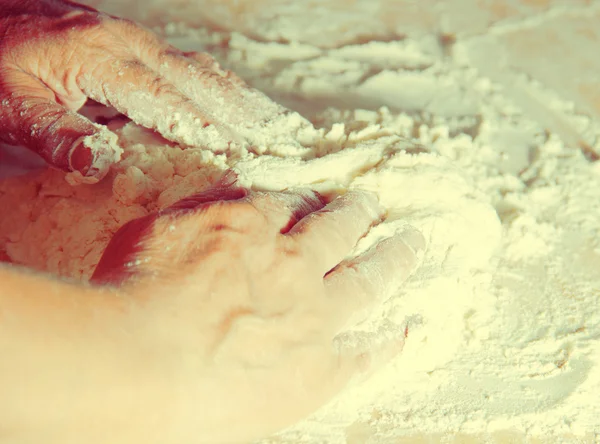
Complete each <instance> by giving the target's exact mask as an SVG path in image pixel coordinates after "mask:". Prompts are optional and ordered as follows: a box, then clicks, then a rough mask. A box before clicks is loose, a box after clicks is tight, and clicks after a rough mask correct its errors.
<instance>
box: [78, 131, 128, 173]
mask: <svg viewBox="0 0 600 444" xmlns="http://www.w3.org/2000/svg"><path fill="white" fill-rule="evenodd" d="M117 140H118V139H117V136H116V134H114V133H112V132H110V131H108V130H107V129H103V130H100V131H99V132H98V133H96V134H92V135H89V136H83V137H81V138H80V139H78V140H77V141H76V142H75V143H74V144H73V147H72V148H71V150H70V152H69V168H70V169H71V171H72V173H70V174H67V177H66V179H67V182H69V183H72V184H82V183H96V182H98V181H99V180H101V179H103V178H104V176H106V174H107V173H108V170H109V169H110V166H111V165H112V164H114V163H116V162H118V161H119V160H120V159H121V154H122V153H123V150H122V149H121V148H120V147H119V145H118V143H117Z"/></svg>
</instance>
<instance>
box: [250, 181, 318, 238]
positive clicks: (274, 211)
mask: <svg viewBox="0 0 600 444" xmlns="http://www.w3.org/2000/svg"><path fill="white" fill-rule="evenodd" d="M246 200H247V201H248V202H249V203H251V204H252V205H253V206H254V207H255V208H256V209H257V210H258V211H259V212H260V213H262V214H263V215H264V216H265V218H266V219H267V223H268V224H269V225H270V226H271V227H273V228H274V229H275V230H277V231H278V232H279V233H281V234H285V233H287V232H289V231H290V230H291V229H292V227H293V226H294V225H295V224H296V223H297V222H298V221H299V220H301V219H302V218H304V217H306V216H307V215H309V214H310V213H312V212H314V211H318V210H320V209H322V208H323V207H324V206H325V199H324V198H323V197H322V196H321V195H320V194H319V193H317V192H316V191H312V190H296V191H290V192H282V193H266V192H256V193H252V194H250V195H249V196H248V197H247V198H246Z"/></svg>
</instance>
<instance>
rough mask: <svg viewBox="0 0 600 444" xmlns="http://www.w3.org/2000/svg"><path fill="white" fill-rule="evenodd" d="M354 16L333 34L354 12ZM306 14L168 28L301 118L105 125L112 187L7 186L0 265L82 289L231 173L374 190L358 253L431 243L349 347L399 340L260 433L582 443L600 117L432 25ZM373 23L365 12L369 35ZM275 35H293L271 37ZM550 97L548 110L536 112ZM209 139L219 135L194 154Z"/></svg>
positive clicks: (586, 426) (592, 390)
mask: <svg viewBox="0 0 600 444" xmlns="http://www.w3.org/2000/svg"><path fill="white" fill-rule="evenodd" d="M159 3H160V2H156V1H155V2H152V8H159V7H160V4H159ZM375 3H376V2H373V4H375ZM361 5H362V6H361V8H367V9H368V5H366V4H363V3H361ZM365 5H366V6H365ZM187 7H188V8H192V9H193V7H192V6H190V5H188V6H187ZM152 8H149V9H148V11H151V10H152ZM278 8H279V9H280V10H284V9H285V8H287V9H289V10H290V11H292V10H293V9H294V6H293V5H292V4H289V5H287V6H279V7H278ZM217 9H218V8H217ZM359 9H360V8H359ZM186 11H187V9H186ZM219 11H221V12H219ZM354 12H356V11H354ZM354 12H348V13H347V14H346V15H343V16H342V17H340V18H339V21H338V22H336V23H335V24H332V25H331V27H330V28H331V29H338V31H339V29H342V28H344V23H346V22H344V20H346V21H347V22H348V23H354V20H356V15H353V14H354ZM217 13H223V14H225V12H223V11H222V10H218V11H216V12H214V11H213V12H211V14H217ZM319 16H320V15H319ZM325 16H326V17H328V15H327V14H325ZM322 20H324V19H322ZM258 23H260V22H258ZM277 23H285V24H286V27H285V30H283V28H281V29H279V28H277V26H279V25H277ZM300 23H303V22H302V20H298V21H297V22H294V21H290V19H289V17H288V20H286V19H285V17H283V16H281V17H279V18H278V19H277V21H275V22H274V23H271V24H270V25H269V26H266V25H264V26H265V28H260V29H259V28H257V29H256V33H255V34H251V33H248V32H243V33H242V32H240V33H236V32H232V33H228V32H209V31H207V30H206V29H189V28H187V27H185V26H181V25H175V24H169V25H166V26H165V27H163V28H161V32H163V33H164V34H165V35H167V36H168V38H169V39H170V40H171V41H172V42H173V43H174V44H176V45H177V46H179V47H181V48H182V49H185V50H199V49H201V48H203V47H204V48H209V49H210V51H211V52H212V53H213V54H215V55H216V57H217V58H219V59H220V60H221V61H222V62H223V64H224V65H225V66H227V67H229V68H233V69H234V70H235V71H236V72H238V73H240V74H241V75H243V76H244V77H245V78H246V79H248V80H249V81H250V82H251V83H252V84H253V85H255V86H257V87H259V88H260V89H261V90H262V91H265V92H266V93H267V94H268V95H270V96H271V97H273V98H275V99H276V100H277V102H280V103H282V104H284V105H286V106H288V107H291V108H292V109H296V110H300V111H302V114H303V115H304V116H305V117H306V118H305V117H302V116H301V115H300V114H298V113H287V112H283V111H282V109H281V108H280V107H278V106H275V107H273V108H269V109H264V110H261V109H254V111H253V112H256V113H258V114H260V113H261V112H263V111H264V113H263V117H261V118H259V119H256V120H257V121H260V122H262V123H261V124H248V125H246V124H245V123H244V121H235V125H234V126H235V128H234V131H235V132H237V133H238V134H241V135H242V136H243V138H244V139H245V140H247V141H248V140H250V141H252V143H251V144H247V145H244V144H240V145H239V149H237V150H220V149H213V150H210V149H209V150H207V149H200V148H193V147H192V148H190V147H188V148H187V149H181V148H180V147H178V146H173V145H172V144H167V143H166V141H165V140H163V139H162V138H160V137H158V136H156V135H155V134H153V133H152V132H150V131H147V130H143V129H141V128H140V127H138V126H137V125H135V124H133V123H127V124H125V125H123V124H119V123H118V120H115V121H113V122H112V123H110V124H109V127H110V128H111V129H112V130H113V131H114V132H115V134H117V136H118V138H119V145H120V147H122V149H123V153H122V160H121V161H120V162H119V163H118V164H117V165H116V166H115V167H114V168H113V169H112V171H111V172H110V174H109V176H108V177H107V179H106V180H104V181H103V182H101V183H99V184H97V185H94V186H93V187H86V186H78V187H73V186H71V185H69V184H68V183H67V182H66V181H65V180H64V174H62V173H60V172H56V171H50V170H45V171H43V172H39V173H32V174H31V175H30V176H27V177H15V178H10V179H6V180H4V181H2V182H0V207H2V208H13V213H11V216H10V217H9V218H7V217H3V218H0V257H3V255H4V256H7V257H8V258H9V259H10V260H11V261H14V262H16V263H21V264H25V265H27V266H30V267H33V268H36V269H39V270H44V271H50V272H52V273H55V274H58V275H62V276H67V277H71V278H75V279H81V280H86V279H87V278H88V277H89V276H90V274H91V272H92V271H93V268H94V266H95V264H96V262H97V261H98V258H99V256H100V254H101V252H102V250H103V248H104V247H105V246H106V244H107V243H108V241H109V239H110V237H111V236H112V234H113V233H114V232H115V231H116V230H117V229H118V228H119V227H120V226H121V225H123V224H124V223H126V222H127V221H128V220H131V219H133V218H136V217H140V216H143V215H146V214H148V213H149V212H152V211H156V210H158V209H161V208H164V207H166V206H168V205H170V204H172V203H174V202H176V201H177V200H178V199H181V198H182V197H185V196H187V195H189V194H192V193H196V192H199V191H202V190H203V189H206V188H207V187H209V186H210V185H211V184H212V183H214V182H215V181H216V180H217V179H218V178H219V177H220V176H221V175H222V173H223V172H224V171H226V170H227V169H229V168H233V169H234V170H235V171H236V172H237V173H238V175H239V177H240V181H241V182H242V183H243V184H244V185H246V186H248V187H251V188H253V189H257V190H283V189H290V188H294V187H298V186H310V187H312V188H314V189H316V190H318V191H320V192H321V193H323V194H325V195H335V194H340V193H344V192H345V191H346V190H349V189H354V188H358V189H366V190H371V191H374V192H376V193H377V194H378V195H379V198H380V200H381V202H382V204H383V205H384V206H385V207H386V209H387V210H388V218H387V219H386V221H385V222H384V223H383V224H381V225H380V226H378V227H376V228H375V229H373V230H372V231H371V232H370V233H369V234H368V235H367V236H366V237H365V238H364V239H363V240H361V242H360V243H359V244H358V245H357V248H356V251H355V253H359V252H361V251H364V250H366V249H367V248H368V247H369V246H371V245H373V244H374V243H375V242H376V241H377V240H379V239H382V238H385V237H388V236H390V235H391V234H393V233H395V232H397V231H401V230H403V229H405V227H406V226H407V225H412V226H414V227H416V228H418V229H419V230H421V231H422V232H423V234H424V236H425V237H426V239H427V242H428V246H427V251H426V253H425V255H424V257H423V258H422V265H421V267H420V268H419V270H418V271H417V272H416V273H415V274H414V275H413V276H412V277H411V278H410V279H409V281H408V282H407V283H406V285H405V286H404V287H403V288H402V289H401V291H400V292H398V293H397V294H392V295H387V296H389V297H388V298H386V299H385V300H384V301H383V302H382V303H381V304H380V305H379V306H377V307H376V308H375V309H374V311H373V312H372V313H370V314H369V316H368V317H367V318H366V319H364V320H363V321H362V322H361V323H360V324H359V325H357V326H356V328H355V329H354V330H353V331H352V332H349V333H348V335H349V336H348V339H349V340H350V341H352V340H353V339H354V340H359V339H360V338H362V337H363V335H365V334H366V335H367V336H368V335H373V334H375V335H377V334H379V335H385V334H386V333H388V332H389V331H390V330H393V329H394V328H398V326H402V325H408V330H409V336H408V340H407V342H406V346H405V349H404V351H403V353H402V355H401V356H399V357H398V358H397V359H396V360H394V362H392V363H391V364H390V365H389V366H387V367H386V368H385V369H383V370H382V371H381V372H379V373H378V374H377V375H375V376H374V377H373V378H372V379H371V380H370V381H368V382H366V383H364V384H361V385H357V386H354V387H351V388H349V389H348V390H346V391H345V392H344V393H342V394H341V395H340V396H339V397H338V398H337V399H336V400H334V401H333V402H331V403H330V404H329V405H328V406H325V407H323V408H322V409H320V410H319V411H318V412H316V413H315V414H314V415H312V416H311V417H310V418H308V419H306V420H305V421H303V422H301V423H299V424H297V425H296V426H294V427H291V428H290V429H288V430H286V431H284V432H282V433H280V434H279V435H278V436H276V437H273V438H270V439H266V440H264V441H263V442H264V443H310V444H312V443H321V442H322V443H327V444H336V443H340V444H345V443H348V444H358V443H361V444H364V443H371V444H387V443H397V442H414V440H416V439H418V438H417V437H423V436H424V437H423V438H422V439H423V440H424V441H425V442H428V441H426V440H431V441H433V442H438V441H440V440H441V439H442V435H446V434H447V435H448V436H454V435H455V434H463V435H469V436H476V437H477V438H473V439H475V440H476V441H477V442H480V441H483V440H486V439H487V440H492V441H498V442H505V441H506V442H508V441H509V439H511V438H512V439H524V438H522V437H523V436H528V437H541V438H546V439H550V440H551V442H554V440H555V439H557V437H558V436H562V437H565V438H564V439H565V440H566V441H568V442H571V441H572V442H576V441H575V440H576V439H577V438H575V437H580V438H581V439H590V440H591V439H592V438H590V437H591V436H593V433H600V421H599V419H598V418H600V403H598V402H597V393H599V392H600V340H599V336H598V332H599V331H600V311H599V310H598V308H597V307H598V300H599V298H600V282H598V278H597V270H598V269H600V205H598V201H599V199H600V198H599V197H598V190H599V189H600V167H599V166H598V163H590V162H589V160H588V158H586V156H585V155H584V154H583V153H582V152H581V151H579V150H575V149H573V146H574V145H576V144H577V141H578V140H579V137H575V136H573V134H576V135H577V134H583V136H582V137H583V139H584V140H585V141H588V142H589V140H591V139H592V138H591V136H590V135H592V134H594V132H595V131H596V125H597V124H596V123H595V121H594V120H593V119H585V118H583V117H582V116H578V115H576V114H575V113H574V111H573V109H572V108H569V105H568V104H565V103H564V102H561V101H560V100H559V99H558V98H557V97H556V96H554V95H552V93H551V92H548V91H545V90H544V89H543V88H542V87H541V86H540V85H536V84H532V83H531V82H526V81H525V80H524V79H521V80H520V81H519V83H518V85H517V84H516V83H515V85H512V84H511V80H512V79H513V78H512V77H510V78H509V80H508V81H507V80H506V78H505V77H501V76H500V77H498V76H496V77H494V76H493V75H490V76H488V72H487V71H485V70H483V68H482V66H485V63H487V62H486V61H488V62H489V60H490V57H489V55H488V56H486V51H489V48H490V46H489V45H487V44H483V43H482V41H479V40H476V39H475V40H469V41H468V42H467V43H465V44H464V45H463V44H462V43H461V42H459V43H458V44H457V45H456V48H455V55H454V58H451V57H450V58H449V57H448V54H447V51H446V50H445V48H443V47H442V46H441V45H440V44H439V40H438V39H437V37H435V36H431V35H417V36H415V37H414V38H407V39H404V40H395V41H389V42H387V41H370V42H369V41H365V42H361V41H357V40H356V38H355V36H354V35H353V33H358V32H359V31H360V28H359V29H358V30H354V29H350V28H347V32H337V31H336V32H337V34H336V32H333V31H331V29H330V30H329V31H328V32H326V33H324V34H323V35H322V36H319V35H317V34H316V33H315V31H314V30H315V29H316V28H317V27H318V26H316V25H314V26H311V27H309V28H307V30H306V33H305V34H303V29H302V26H301V25H300ZM304 23H305V22H304ZM346 24H347V23H346ZM371 25H372V23H371V21H370V20H367V21H365V22H364V23H363V26H365V27H366V28H365V30H369V29H370V32H375V29H376V27H375V26H371ZM256 26H259V25H256ZM281 26H283V25H281ZM239 29H244V28H239ZM328 29H329V28H328ZM351 34H352V35H351ZM251 35H260V36H262V37H263V38H261V39H253V38H252V37H251ZM281 35H285V36H287V37H289V39H290V40H291V41H290V42H285V41H284V42H282V41H278V42H269V41H267V42H265V41H263V40H264V39H266V38H267V37H268V36H281ZM294 36H296V37H297V38H293V37H294ZM303 36H304V37H305V38H304V37H303ZM332 36H333V37H335V36H337V37H338V39H337V40H332V39H331V37H332ZM325 37H327V39H326V38H325ZM470 38H472V37H470ZM324 40H327V44H324ZM367 40H368V39H367ZM483 42H484V43H485V40H483ZM322 43H323V44H322ZM492 58H493V57H492ZM484 62H485V63H484ZM490 77H491V78H490ZM507 84H511V87H510V88H509V87H508V86H507ZM517 87H518V88H517ZM519 88H521V89H519ZM521 90H525V91H527V92H528V94H529V95H530V96H531V97H535V98H536V100H534V101H532V100H531V99H527V100H523V99H522V98H520V96H519V92H520V91H521ZM515 91H516V92H515ZM540 98H541V99H540ZM545 98H551V100H548V101H551V102H552V106H551V109H552V112H551V113H550V114H548V113H546V112H543V113H538V112H537V111H538V110H539V109H540V108H539V104H540V102H543V101H544V100H545ZM261 100H263V99H262V98H261V99H260V100H259V101H261ZM261 103H264V102H261ZM559 111H560V113H559V114H557V113H558V112H559ZM214 112H218V110H215V111H214ZM223 113H225V114H227V113H231V110H228V109H225V110H223ZM258 114H257V115H258ZM557 116H558V117H557ZM565 116H566V117H565ZM226 117H227V116H226ZM228 117H229V118H231V117H232V115H231V114H229V115H228ZM307 118H308V120H310V122H312V123H313V124H314V126H313V125H312V124H310V123H309V121H308V120H307ZM556 122H559V125H558V127H557V126H556V125H554V123H556ZM546 127H552V128H558V130H556V134H554V133H552V132H549V131H547V130H546ZM574 128H575V130H576V131H575V132H573V131H574V130H573V129H574ZM184 132H185V131H184ZM242 133H243V134H242ZM192 136H193V137H202V136H201V135H197V134H195V135H190V137H192ZM202 143H204V145H210V144H209V143H208V142H207V141H206V140H200V139H199V140H195V141H194V143H192V145H193V144H201V145H202ZM589 143H591V142H589ZM209 148H210V147H209ZM511 431H512V432H511ZM457 436H459V435H457ZM573 436H575V437H573ZM569 437H572V438H569ZM403 438H405V439H407V440H409V441H401V439H403ZM447 439H452V438H447ZM467 440H468V439H467ZM468 442H473V441H468Z"/></svg>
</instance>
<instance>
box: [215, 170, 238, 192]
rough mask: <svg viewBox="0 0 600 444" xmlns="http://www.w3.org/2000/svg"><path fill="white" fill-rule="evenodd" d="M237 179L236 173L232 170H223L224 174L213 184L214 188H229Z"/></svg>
mask: <svg viewBox="0 0 600 444" xmlns="http://www.w3.org/2000/svg"><path fill="white" fill-rule="evenodd" d="M237 181H238V175H237V173H236V172H235V171H233V170H227V171H225V174H223V175H222V176H221V178H220V179H219V180H218V181H217V183H216V184H215V188H229V187H231V186H233V185H235V183H236V182H237Z"/></svg>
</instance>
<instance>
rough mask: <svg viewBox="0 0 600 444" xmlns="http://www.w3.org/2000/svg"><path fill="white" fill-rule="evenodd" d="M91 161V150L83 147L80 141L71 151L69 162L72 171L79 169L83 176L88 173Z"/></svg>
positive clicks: (92, 158)
mask: <svg viewBox="0 0 600 444" xmlns="http://www.w3.org/2000/svg"><path fill="white" fill-rule="evenodd" d="M93 161H94V156H93V155H92V150H91V149H89V148H87V147H85V146H84V145H83V143H80V144H79V145H78V146H76V147H75V148H73V150H72V151H71V158H70V159H69V164H70V167H71V169H72V170H73V171H79V172H80V173H81V175H82V176H84V177H85V176H87V175H88V172H89V171H90V168H91V167H92V162H93Z"/></svg>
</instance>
